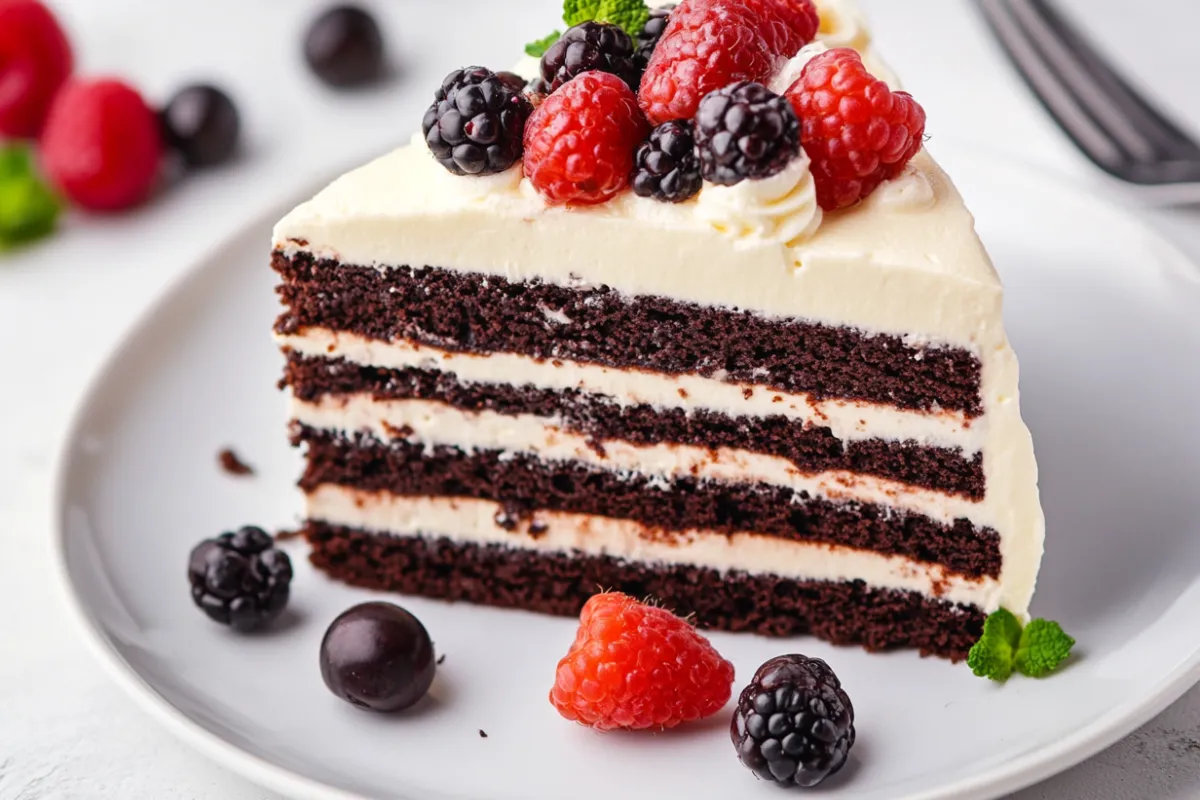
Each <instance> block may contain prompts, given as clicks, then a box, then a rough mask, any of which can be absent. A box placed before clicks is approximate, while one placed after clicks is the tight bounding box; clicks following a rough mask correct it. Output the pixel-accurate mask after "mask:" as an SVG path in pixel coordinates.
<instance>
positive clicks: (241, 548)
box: [188, 526, 292, 631]
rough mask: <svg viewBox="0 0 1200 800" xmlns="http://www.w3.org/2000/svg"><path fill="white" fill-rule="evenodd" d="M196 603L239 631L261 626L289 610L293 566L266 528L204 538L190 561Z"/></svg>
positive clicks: (213, 616) (214, 617)
mask: <svg viewBox="0 0 1200 800" xmlns="http://www.w3.org/2000/svg"><path fill="white" fill-rule="evenodd" d="M188 582H189V583H190V584H191V587H192V600H193V601H194V602H195V603H196V605H197V606H199V607H200V609H201V610H203V611H204V613H205V614H207V615H208V616H209V617H210V618H212V619H213V620H216V621H217V622H220V623H221V624H222V625H229V626H231V627H233V628H234V629H235V630H239V631H249V630H253V629H255V628H259V627H262V626H263V625H265V624H267V623H268V622H270V621H271V620H273V619H275V618H276V617H278V616H279V614H280V612H281V611H283V609H284V607H285V606H287V601H288V593H289V590H290V587H291V583H292V562H291V559H289V558H288V554H287V553H285V552H283V551H282V550H278V549H276V547H275V540H274V539H272V538H271V536H270V534H268V533H267V532H266V531H264V530H263V529H262V528H256V527H253V526H247V527H245V528H242V529H240V530H238V531H236V532H234V533H222V534H221V535H220V536H218V537H216V538H215V539H205V540H204V541H203V542H201V543H200V544H198V545H196V546H195V547H194V548H192V552H191V555H190V556H188Z"/></svg>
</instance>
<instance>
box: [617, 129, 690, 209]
mask: <svg viewBox="0 0 1200 800" xmlns="http://www.w3.org/2000/svg"><path fill="white" fill-rule="evenodd" d="M632 182H633V190H634V191H635V192H637V193H638V194H639V195H641V196H642V197H653V198H654V199H655V200H660V201H663V202H667V203H680V202H683V201H684V200H687V199H688V198H689V197H691V196H692V195H694V194H696V192H698V191H700V184H701V183H702V181H701V179H700V160H699V159H698V158H697V157H696V140H695V138H693V135H692V123H691V122H689V121H687V120H673V121H671V122H664V123H663V124H662V125H659V126H658V127H657V128H655V129H654V130H653V131H651V132H650V138H649V139H647V140H646V141H644V142H642V143H641V144H640V145H638V149H637V152H636V153H635V154H634V170H633V181H632Z"/></svg>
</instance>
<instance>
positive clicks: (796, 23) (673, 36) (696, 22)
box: [638, 0, 819, 125]
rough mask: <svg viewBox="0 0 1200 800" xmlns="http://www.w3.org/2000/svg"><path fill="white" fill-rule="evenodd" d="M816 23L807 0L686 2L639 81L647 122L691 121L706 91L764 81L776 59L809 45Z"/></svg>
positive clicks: (817, 23)
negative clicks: (735, 84) (739, 83)
mask: <svg viewBox="0 0 1200 800" xmlns="http://www.w3.org/2000/svg"><path fill="white" fill-rule="evenodd" d="M818 25H819V20H818V17H817V12H816V8H815V7H814V6H813V4H812V2H811V0H684V2H683V3H681V4H680V5H679V7H678V8H676V9H675V10H674V11H672V12H671V16H670V19H669V22H668V23H667V28H666V30H665V31H664V32H663V34H662V36H661V38H660V39H659V40H658V43H657V45H656V46H655V48H654V51H653V55H652V56H651V57H650V61H649V63H648V64H647V66H646V72H645V74H644V75H643V76H642V85H641V90H640V92H639V95H638V97H639V100H640V102H641V104H642V109H643V110H644V111H645V112H646V117H647V118H648V119H649V120H650V122H651V123H652V124H654V125H658V124H660V123H663V122H666V121H668V120H672V119H690V118H691V117H692V116H694V115H695V113H696V108H697V106H699V104H700V99H701V98H702V97H704V96H705V95H706V94H708V93H709V92H712V91H715V90H717V89H720V88H722V87H724V86H727V85H729V84H731V83H736V82H738V81H757V82H766V81H767V80H768V79H769V78H770V76H771V74H772V72H773V71H774V69H775V65H776V61H777V59H779V58H790V57H791V56H793V55H795V54H796V52H797V51H799V50H800V48H801V47H803V46H804V45H806V44H808V43H809V42H810V41H812V38H813V36H815V35H816V32H817V27H818Z"/></svg>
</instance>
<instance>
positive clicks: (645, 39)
mask: <svg viewBox="0 0 1200 800" xmlns="http://www.w3.org/2000/svg"><path fill="white" fill-rule="evenodd" d="M677 5H678V3H669V4H667V5H665V6H660V7H658V8H652V9H650V19H648V20H646V24H645V25H643V26H642V32H641V33H639V34H638V35H637V40H636V41H635V42H634V46H635V48H636V50H635V52H634V63H636V64H637V66H638V68H639V69H641V70H645V69H646V65H647V64H649V63H650V56H652V55H654V48H656V47H658V40H659V39H661V38H662V35H663V32H664V31H665V30H666V29H667V23H668V22H670V18H671V9H673V8H675V6H677Z"/></svg>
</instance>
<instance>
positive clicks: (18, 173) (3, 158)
mask: <svg viewBox="0 0 1200 800" xmlns="http://www.w3.org/2000/svg"><path fill="white" fill-rule="evenodd" d="M61 210H62V203H61V202H60V201H59V199H58V197H57V196H56V195H55V194H54V192H53V191H51V190H50V187H48V186H47V185H46V184H45V182H43V181H42V179H41V178H40V177H39V175H38V173H37V169H36V167H35V166H34V163H33V156H32V155H31V154H30V152H29V148H28V147H25V146H24V145H20V144H10V145H5V146H0V250H7V249H9V248H11V247H16V246H17V245H20V244H25V243H26V242H31V241H33V240H35V239H40V238H41V237H43V236H47V235H49V234H50V233H51V232H52V231H53V230H54V226H55V224H56V222H57V221H58V214H59V212H60V211H61Z"/></svg>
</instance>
